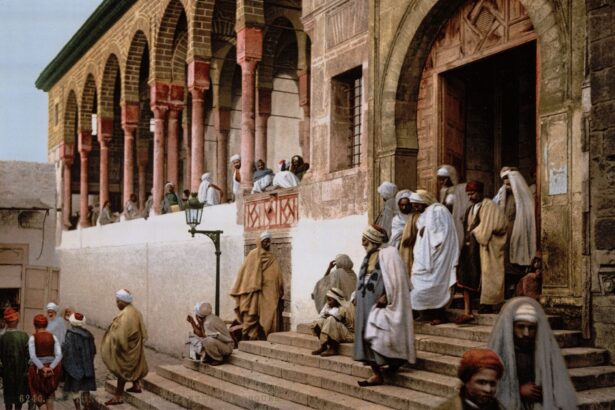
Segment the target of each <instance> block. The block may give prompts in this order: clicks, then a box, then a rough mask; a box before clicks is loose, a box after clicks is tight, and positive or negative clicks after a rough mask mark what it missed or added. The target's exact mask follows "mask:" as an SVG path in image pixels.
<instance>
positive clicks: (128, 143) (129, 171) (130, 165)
mask: <svg viewBox="0 0 615 410" xmlns="http://www.w3.org/2000/svg"><path fill="white" fill-rule="evenodd" d="M138 125H139V104H138V103H125V104H124V105H122V128H123V129H124V189H123V190H122V191H123V195H122V204H125V203H126V201H128V199H129V198H130V195H131V194H133V193H134V172H135V131H136V129H137V127H138Z"/></svg>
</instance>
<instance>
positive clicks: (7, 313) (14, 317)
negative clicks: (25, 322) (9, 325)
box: [4, 308, 19, 322]
mask: <svg viewBox="0 0 615 410" xmlns="http://www.w3.org/2000/svg"><path fill="white" fill-rule="evenodd" d="M18 320H19V313H17V312H16V311H15V310H13V309H12V308H6V309H4V321H5V322H17V321H18Z"/></svg>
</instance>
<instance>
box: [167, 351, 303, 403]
mask: <svg viewBox="0 0 615 410" xmlns="http://www.w3.org/2000/svg"><path fill="white" fill-rule="evenodd" d="M187 362H188V363H189V365H192V364H195V365H198V363H195V362H193V361H191V360H187ZM156 371H157V373H158V374H160V375H161V376H162V377H164V378H165V379H168V380H169V381H173V382H174V383H176V384H178V385H179V386H181V387H182V388H183V389H186V390H188V391H191V392H193V393H194V394H198V395H201V396H204V397H207V398H208V399H207V401H205V402H203V403H209V402H210V400H214V401H215V402H219V403H220V404H218V405H217V406H212V408H214V409H217V408H221V409H238V408H246V409H258V410H273V409H280V410H290V409H299V410H308V409H309V407H305V406H300V405H297V404H296V403H292V402H290V401H288V400H285V399H284V398H280V397H276V396H274V395H272V394H270V392H267V391H265V392H263V391H257V390H253V389H250V388H247V387H243V386H241V385H237V384H234V383H232V382H229V381H225V380H223V379H221V378H217V377H212V376H211V375H208V374H205V373H203V372H199V371H195V370H193V369H190V368H188V367H186V366H183V365H164V366H159V367H158V368H157V370H156ZM222 400H224V401H222ZM197 403H200V401H198V402H197ZM188 404H190V403H188ZM185 407H186V408H189V409H192V408H197V407H193V406H192V405H187V406H185Z"/></svg>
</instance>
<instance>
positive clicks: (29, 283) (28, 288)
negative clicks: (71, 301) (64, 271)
mask: <svg viewBox="0 0 615 410" xmlns="http://www.w3.org/2000/svg"><path fill="white" fill-rule="evenodd" d="M59 276H60V273H59V271H58V270H55V269H51V268H47V267H45V266H26V278H25V283H24V298H23V320H22V323H23V326H24V330H26V331H27V332H32V331H34V326H33V321H34V316H36V315H37V314H39V313H45V312H44V309H45V306H46V304H47V303H49V302H55V303H58V304H59V300H58V290H59V284H60V278H59Z"/></svg>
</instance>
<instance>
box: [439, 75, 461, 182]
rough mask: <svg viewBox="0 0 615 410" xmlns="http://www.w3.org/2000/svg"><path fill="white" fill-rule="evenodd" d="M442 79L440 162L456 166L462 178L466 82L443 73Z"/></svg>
mask: <svg viewBox="0 0 615 410" xmlns="http://www.w3.org/2000/svg"><path fill="white" fill-rule="evenodd" d="M440 81H441V90H442V94H441V104H440V107H442V110H441V119H440V124H442V125H441V134H440V135H441V137H440V144H441V145H440V147H441V148H440V150H439V152H440V153H441V158H440V163H442V164H449V165H452V166H454V167H455V169H457V172H458V173H459V178H460V179H461V178H463V176H464V175H465V155H464V153H465V149H464V148H465V135H466V112H465V94H466V92H465V84H464V83H463V81H461V80H458V79H456V78H454V77H452V76H443V75H441V76H440Z"/></svg>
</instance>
